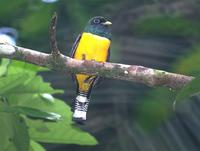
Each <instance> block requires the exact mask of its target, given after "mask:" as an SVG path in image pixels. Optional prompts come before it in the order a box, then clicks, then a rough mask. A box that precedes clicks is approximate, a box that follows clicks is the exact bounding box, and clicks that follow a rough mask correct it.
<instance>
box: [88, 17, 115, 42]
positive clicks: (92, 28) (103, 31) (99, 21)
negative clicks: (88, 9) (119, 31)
mask: <svg viewBox="0 0 200 151" xmlns="http://www.w3.org/2000/svg"><path fill="white" fill-rule="evenodd" d="M111 24H112V23H111V22H110V21H108V20H106V19H105V18H104V17H102V16H96V17H93V18H92V19H90V20H89V21H88V23H87V25H86V27H85V30H84V32H88V33H92V34H95V35H98V36H101V37H105V38H108V39H111V31H110V28H109V26H110V25H111Z"/></svg>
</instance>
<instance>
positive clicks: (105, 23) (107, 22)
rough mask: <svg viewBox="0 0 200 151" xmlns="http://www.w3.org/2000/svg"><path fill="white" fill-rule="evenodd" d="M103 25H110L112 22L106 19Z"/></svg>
mask: <svg viewBox="0 0 200 151" xmlns="http://www.w3.org/2000/svg"><path fill="white" fill-rule="evenodd" d="M102 24H103V25H112V23H111V22H110V21H106V22H104V23H102Z"/></svg>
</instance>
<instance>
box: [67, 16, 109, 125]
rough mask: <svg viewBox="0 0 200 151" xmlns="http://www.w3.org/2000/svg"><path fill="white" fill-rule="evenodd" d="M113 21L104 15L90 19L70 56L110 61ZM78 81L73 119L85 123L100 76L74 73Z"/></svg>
mask: <svg viewBox="0 0 200 151" xmlns="http://www.w3.org/2000/svg"><path fill="white" fill-rule="evenodd" d="M111 24H112V23H111V22H110V21H108V20H106V19H105V18H104V17H101V16H96V17H93V18H92V19H90V20H89V21H88V23H87V25H86V26H85V29H84V31H83V32H82V33H81V34H79V36H78V37H77V39H76V41H75V43H74V45H73V47H72V50H71V54H70V56H71V57H72V58H75V59H78V60H93V61H98V62H106V61H109V57H110V43H111V31H110V28H109V26H110V25H111ZM72 77H73V79H74V80H75V81H76V87H77V90H76V97H75V99H73V101H72V111H73V116H72V120H73V121H75V122H76V123H84V121H85V120H86V114H87V110H88V105H89V102H90V96H91V91H92V89H93V87H94V86H95V85H96V84H97V82H98V81H99V79H100V78H99V77H98V76H95V75H88V74H73V75H72Z"/></svg>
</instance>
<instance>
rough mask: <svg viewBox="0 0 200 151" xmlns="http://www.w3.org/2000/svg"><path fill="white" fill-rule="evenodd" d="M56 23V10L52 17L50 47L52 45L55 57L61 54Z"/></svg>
mask: <svg viewBox="0 0 200 151" xmlns="http://www.w3.org/2000/svg"><path fill="white" fill-rule="evenodd" d="M56 24H57V14H56V12H55V13H54V15H53V16H52V18H51V24H50V30H49V31H50V47H51V51H52V52H51V54H52V56H53V57H55V58H56V57H57V56H59V55H60V51H59V49H58V46H57V40H56Z"/></svg>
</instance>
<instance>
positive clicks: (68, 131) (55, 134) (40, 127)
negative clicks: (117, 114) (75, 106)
mask: <svg viewBox="0 0 200 151" xmlns="http://www.w3.org/2000/svg"><path fill="white" fill-rule="evenodd" d="M21 103H22V102H20V104H21ZM23 106H31V107H33V108H37V109H40V110H43V111H46V112H55V113H58V114H60V115H61V116H62V120H60V121H58V122H56V123H50V122H44V121H41V120H31V119H28V118H27V119H26V121H27V124H28V126H29V134H30V137H31V138H32V139H33V140H35V141H40V142H45V143H64V144H80V145H96V144H97V140H96V139H95V138H94V137H93V136H91V135H90V134H89V133H87V132H84V131H82V130H80V129H79V128H77V127H76V126H74V125H73V124H72V122H71V116H72V113H71V111H70V108H69V106H68V105H66V104H65V103H64V102H63V101H60V100H58V99H55V100H54V103H47V102H44V101H26V102H24V103H23Z"/></svg>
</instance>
